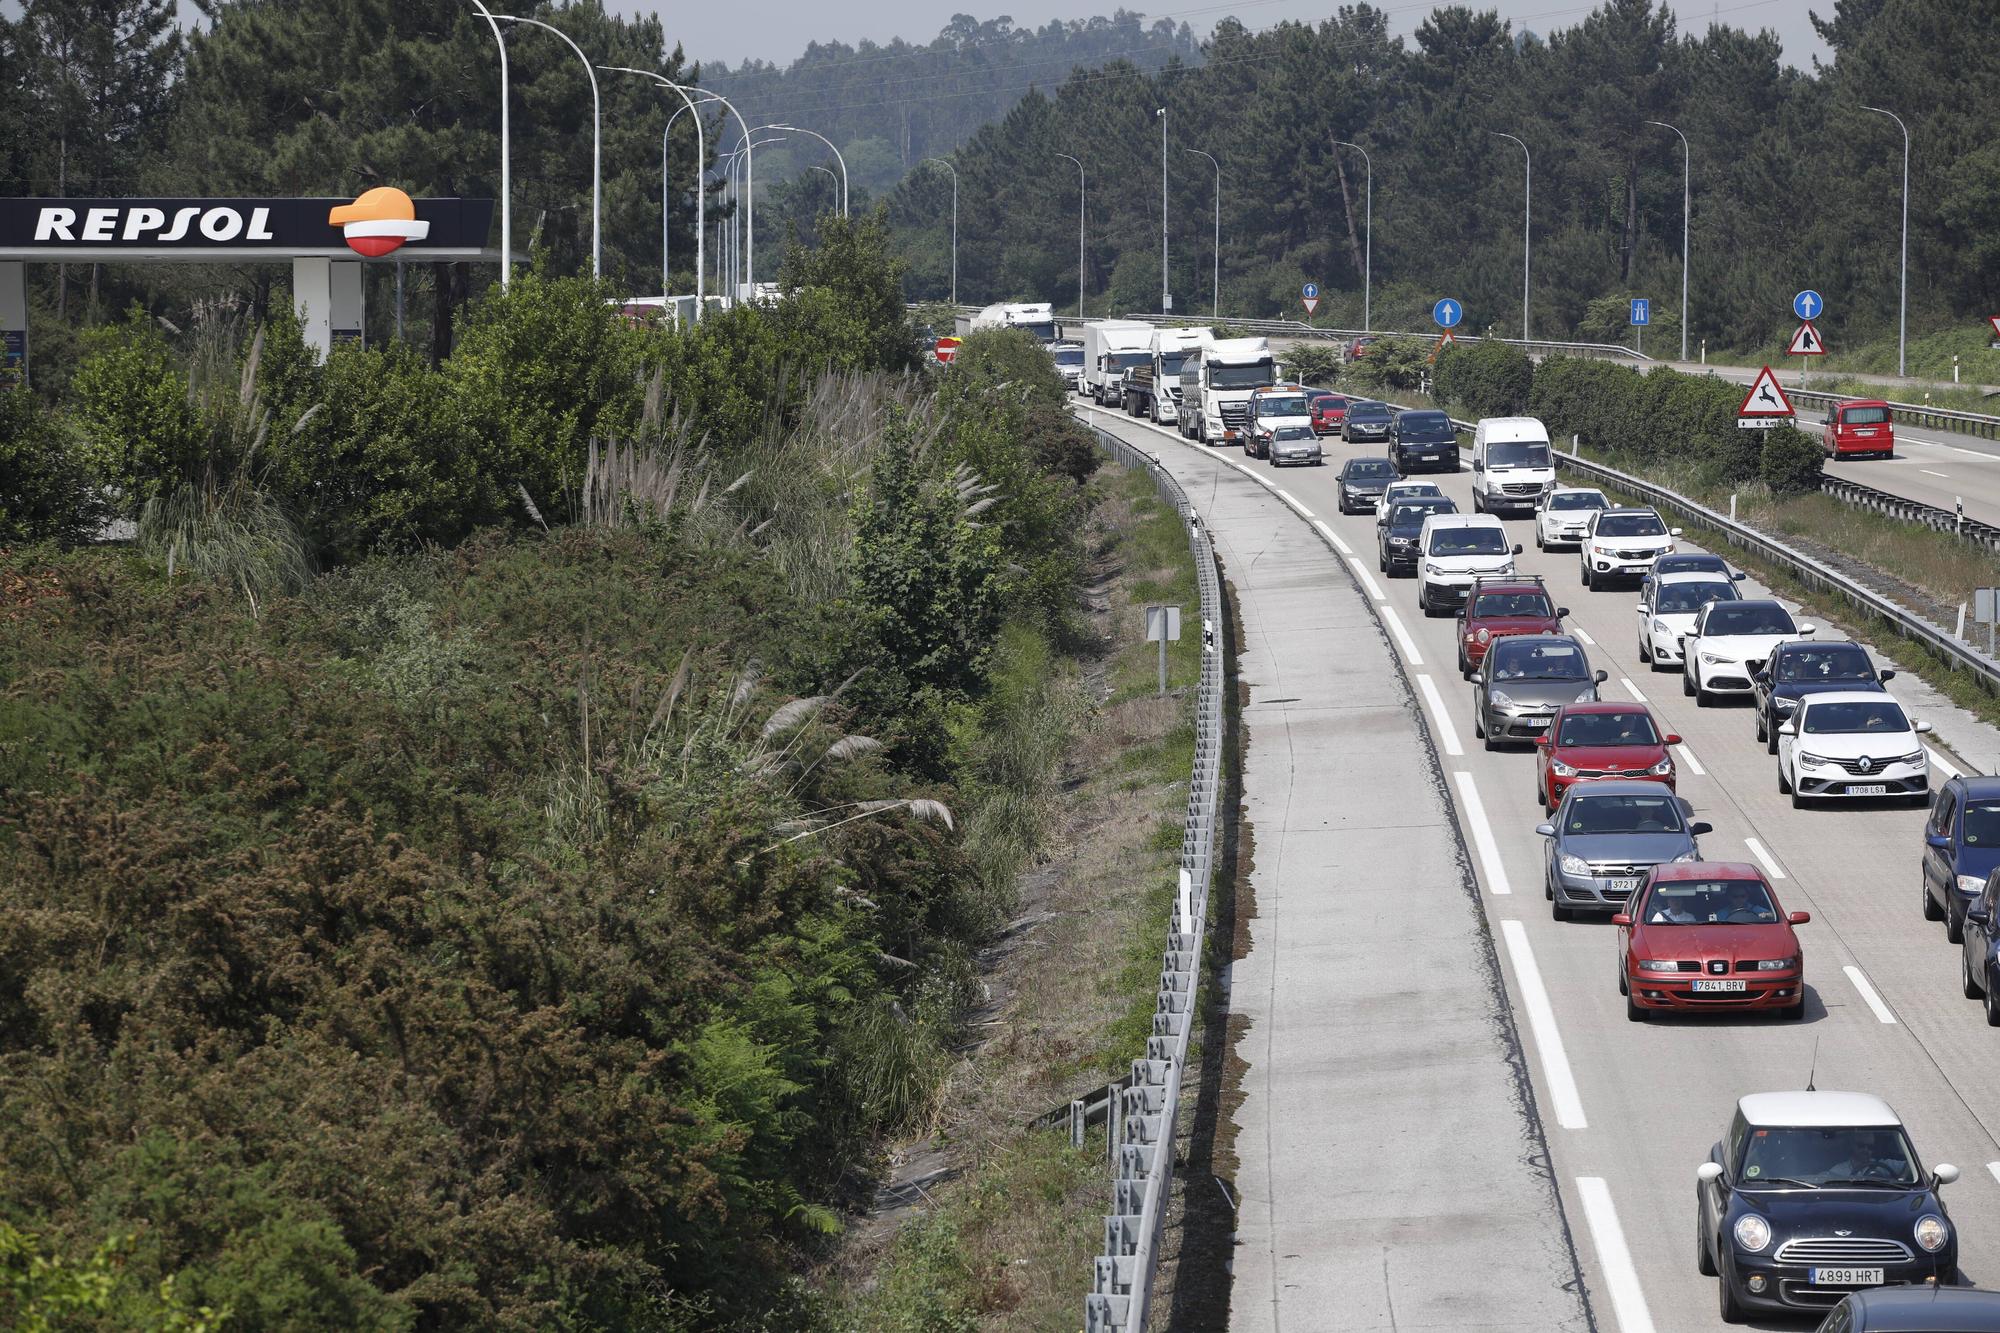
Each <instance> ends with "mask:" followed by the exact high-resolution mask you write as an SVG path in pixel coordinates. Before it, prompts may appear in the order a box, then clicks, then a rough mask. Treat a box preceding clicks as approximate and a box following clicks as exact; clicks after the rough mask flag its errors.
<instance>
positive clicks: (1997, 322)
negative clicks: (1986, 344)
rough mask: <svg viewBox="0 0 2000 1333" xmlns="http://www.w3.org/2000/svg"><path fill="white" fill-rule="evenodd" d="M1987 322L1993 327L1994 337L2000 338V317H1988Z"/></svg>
mask: <svg viewBox="0 0 2000 1333" xmlns="http://www.w3.org/2000/svg"><path fill="white" fill-rule="evenodd" d="M1986 322H1987V323H1988V324H1991V325H1992V326H1993V333H1994V336H1995V337H2000V315H1988V316H1987V317H1986Z"/></svg>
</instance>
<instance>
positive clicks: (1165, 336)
mask: <svg viewBox="0 0 2000 1333" xmlns="http://www.w3.org/2000/svg"><path fill="white" fill-rule="evenodd" d="M1214 339H1215V334H1214V332H1213V330H1210V329H1154V330H1153V345H1152V358H1151V360H1150V361H1149V362H1148V364H1146V365H1143V366H1138V367H1135V368H1134V369H1132V370H1131V371H1128V372H1127V373H1126V376H1125V410H1126V411H1127V412H1129V413H1131V414H1132V415H1133V416H1135V417H1149V418H1151V419H1152V420H1153V421H1155V422H1158V423H1159V424H1160V425H1162V426H1164V425H1166V424H1168V423H1169V422H1173V421H1178V420H1179V419H1180V408H1181V369H1182V367H1183V366H1185V365H1186V364H1187V359H1188V357H1189V356H1190V355H1191V354H1193V352H1194V350H1195V349H1196V348H1198V347H1202V346H1205V345H1206V344H1208V343H1210V342H1212V341H1214Z"/></svg>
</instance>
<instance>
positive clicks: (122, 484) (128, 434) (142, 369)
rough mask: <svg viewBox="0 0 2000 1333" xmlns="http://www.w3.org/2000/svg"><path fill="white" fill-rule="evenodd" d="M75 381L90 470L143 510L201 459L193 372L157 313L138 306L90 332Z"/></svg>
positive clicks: (74, 402)
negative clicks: (178, 356) (181, 361)
mask: <svg viewBox="0 0 2000 1333" xmlns="http://www.w3.org/2000/svg"><path fill="white" fill-rule="evenodd" d="M84 346H85V349H86V350H85V353H84V358H83V362H82V364H81V365H79V366H78V367H77V371H76V375H75V377H74V378H73V379H72V380H71V381H70V401H71V411H72V413H73V415H74V417H75V420H76V422H77V425H78V428H79V429H80V431H81V432H82V436H83V443H84V451H85V452H84V457H85V459H86V461H87V463H88V464H89V467H90V470H91V471H92V472H93V473H94V474H95V475H96V476H97V477H99V478H100V479H101V480H102V481H103V482H104V483H105V484H106V485H107V486H111V487H113V488H115V489H116V491H117V493H118V497H119V501H120V504H121V506H122V508H123V509H124V510H125V511H126V512H127V513H137V512H138V510H139V508H140V506H142V505H144V504H145V502H146V501H148V500H150V499H152V498H153V496H155V495H156V494H158V493H159V492H160V491H161V490H162V489H163V488H166V487H170V486H174V485H178V484H179V483H180V482H182V481H184V480H186V479H187V477H188V475H189V473H190V472H192V471H193V470H194V468H195V466H196V465H197V463H198V462H199V458H200V444H201V433H200V423H199V422H198V421H197V420H196V416H195V411H194V408H193V406H192V405H191V404H190V402H189V400H188V382H187V376H186V375H185V374H184V373H183V372H182V371H181V369H180V367H179V366H178V365H176V364H175V361H174V356H173V352H172V349H171V348H169V347H168V346H167V340H166V337H165V335H163V334H162V333H161V332H160V330H159V328H158V327H157V326H156V325H155V324H154V323H153V321H152V318H151V317H150V316H148V315H147V314H146V313H145V312H144V311H142V310H140V309H138V308H137V307H134V308H133V310H132V314H131V317H130V318H128V319H127V320H126V321H125V322H124V323H122V324H112V325H107V326H106V327H104V328H101V329H93V330H91V331H90V332H89V333H87V334H86V335H85V336H84Z"/></svg>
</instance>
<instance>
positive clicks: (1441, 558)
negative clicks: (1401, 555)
mask: <svg viewBox="0 0 2000 1333" xmlns="http://www.w3.org/2000/svg"><path fill="white" fill-rule="evenodd" d="M1519 554H1521V547H1520V545H1519V544H1518V543H1513V544H1510V543H1509V542H1508V540H1507V530H1506V529H1505V528H1503V527H1501V526H1500V520H1499V519H1497V518H1494V517H1493V516H1492V515H1490V514H1432V515H1431V516H1430V517H1428V518H1426V519H1425V520H1424V526H1423V528H1422V530H1421V531H1419V532H1418V534H1417V605H1418V606H1419V607H1421V608H1422V609H1423V613H1424V614H1425V615H1427V616H1435V615H1443V614H1444V613H1445V612H1447V611H1451V610H1453V609H1455V608H1456V607H1457V606H1458V604H1459V603H1460V602H1462V601H1464V600H1465V593H1466V589H1468V588H1470V587H1471V586H1472V581H1473V580H1474V579H1476V578H1483V577H1490V576H1492V575H1494V574H1512V573H1513V572H1514V557H1515V556H1517V555H1519Z"/></svg>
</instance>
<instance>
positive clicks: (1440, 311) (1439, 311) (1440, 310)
mask: <svg viewBox="0 0 2000 1333" xmlns="http://www.w3.org/2000/svg"><path fill="white" fill-rule="evenodd" d="M1431 318H1432V319H1434V320H1436V321H1437V324H1438V327H1439V328H1441V329H1455V328H1457V327H1458V321H1460V320H1461V319H1464V318H1465V307H1464V306H1462V305H1460V304H1459V303H1458V302H1457V301H1454V300H1452V299H1451V298H1450V297H1449V296H1447V297H1445V298H1444V300H1442V301H1439V302H1438V303H1437V304H1436V305H1434V306H1432V307H1431Z"/></svg>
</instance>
